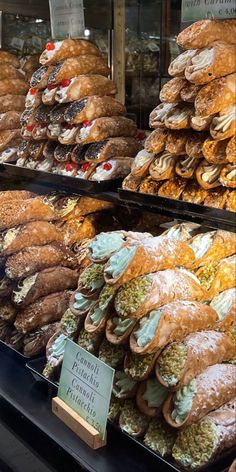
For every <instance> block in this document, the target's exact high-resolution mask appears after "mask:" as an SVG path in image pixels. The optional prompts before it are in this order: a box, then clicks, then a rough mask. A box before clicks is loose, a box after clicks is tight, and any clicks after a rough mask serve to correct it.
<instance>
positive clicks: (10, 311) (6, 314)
mask: <svg viewBox="0 0 236 472" xmlns="http://www.w3.org/2000/svg"><path fill="white" fill-rule="evenodd" d="M16 314H17V309H16V307H15V306H14V305H13V304H12V303H11V302H10V301H9V300H8V299H1V301H0V319H1V320H4V321H7V322H8V323H14V321H15V319H16Z"/></svg>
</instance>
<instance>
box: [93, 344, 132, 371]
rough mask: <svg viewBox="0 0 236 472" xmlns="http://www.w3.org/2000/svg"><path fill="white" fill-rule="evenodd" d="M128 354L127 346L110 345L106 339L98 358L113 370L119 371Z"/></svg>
mask: <svg viewBox="0 0 236 472" xmlns="http://www.w3.org/2000/svg"><path fill="white" fill-rule="evenodd" d="M125 353H126V348H125V346H122V345H119V346H116V345H115V344H111V343H109V341H107V340H106V339H104V341H103V342H102V344H101V346H100V349H99V354H98V357H99V359H100V360H101V361H103V362H105V364H108V365H109V366H110V367H112V368H113V369H117V367H119V365H121V364H122V362H123V360H124V357H125Z"/></svg>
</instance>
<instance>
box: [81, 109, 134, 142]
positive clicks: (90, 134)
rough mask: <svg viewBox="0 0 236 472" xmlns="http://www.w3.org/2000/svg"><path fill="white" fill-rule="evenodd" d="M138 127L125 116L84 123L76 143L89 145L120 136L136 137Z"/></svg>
mask: <svg viewBox="0 0 236 472" xmlns="http://www.w3.org/2000/svg"><path fill="white" fill-rule="evenodd" d="M136 133H137V126H136V124H135V123H134V121H132V120H130V119H129V118H125V117H124V116H113V117H103V118H97V119H95V120H93V121H92V122H91V123H86V122H85V123H84V124H83V127H82V128H81V130H80V131H79V132H78V134H77V138H76V141H77V142H78V143H79V144H89V143H92V142H98V141H103V140H104V139H107V138H112V137H120V136H131V137H132V136H135V135H136Z"/></svg>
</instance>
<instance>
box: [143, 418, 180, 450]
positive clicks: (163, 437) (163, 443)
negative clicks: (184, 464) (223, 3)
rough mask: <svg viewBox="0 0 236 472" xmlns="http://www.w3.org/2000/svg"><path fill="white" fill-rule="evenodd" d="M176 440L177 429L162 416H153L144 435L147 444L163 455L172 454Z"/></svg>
mask: <svg viewBox="0 0 236 472" xmlns="http://www.w3.org/2000/svg"><path fill="white" fill-rule="evenodd" d="M175 440H176V431H175V430H174V429H173V428H171V427H170V426H169V425H168V424H167V423H166V422H165V421H164V420H163V419H162V418H153V419H152V420H151V421H150V423H149V426H148V429H147V432H146V434H145V436H144V440H143V442H144V444H145V446H147V447H149V448H150V449H152V450H153V451H154V452H155V453H157V454H158V455H159V456H161V457H165V456H170V455H171V452H172V449H173V446H174V443H175Z"/></svg>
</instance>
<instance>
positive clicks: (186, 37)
mask: <svg viewBox="0 0 236 472" xmlns="http://www.w3.org/2000/svg"><path fill="white" fill-rule="evenodd" d="M235 35H236V21H235V20H224V21H221V20H199V21H196V22H195V23H193V24H191V25H190V26H188V27H187V28H185V29H184V30H183V31H181V33H179V34H178V36H177V39H176V42H177V44H178V45H179V46H181V47H182V48H184V49H193V48H199V49H202V48H205V47H207V46H208V45H209V44H211V43H213V42H214V41H225V42H226V43H228V44H235V43H236V40H235Z"/></svg>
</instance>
